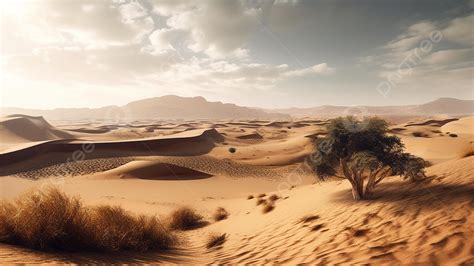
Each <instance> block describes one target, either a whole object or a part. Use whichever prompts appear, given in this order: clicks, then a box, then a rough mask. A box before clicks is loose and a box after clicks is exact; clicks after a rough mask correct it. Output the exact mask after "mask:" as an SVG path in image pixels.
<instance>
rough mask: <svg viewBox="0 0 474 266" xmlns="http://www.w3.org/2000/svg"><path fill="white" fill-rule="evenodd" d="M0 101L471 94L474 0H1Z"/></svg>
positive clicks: (367, 100)
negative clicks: (171, 96)
mask: <svg viewBox="0 0 474 266" xmlns="http://www.w3.org/2000/svg"><path fill="white" fill-rule="evenodd" d="M0 8H1V25H0V27H1V31H0V33H1V35H0V38H1V71H0V77H1V90H0V105H1V106H3V107H23V108H38V109H51V108H59V107H101V106H107V105H124V104H126V103H128V102H130V101H134V100H139V99H143V98H150V97H157V96H163V95H169V94H173V95H179V96H203V97H205V98H206V99H208V100H210V101H222V102H230V103H236V104H239V105H243V106H252V107H264V108H287V107H312V106H319V105H350V106H354V105H400V104H417V103H425V102H428V101H432V100H434V99H437V98H440V97H453V98H460V99H473V98H474V83H473V78H474V72H473V70H474V68H473V38H474V27H473V25H474V24H473V23H474V20H473V19H474V12H473V10H474V1H468V0H450V1H446V0H442V1H438V0H410V1H408V0H399V1H390V0H385V1H384V0H371V1H368V0H359V1H355V0H354V1H345V0H306V1H305V0H299V1H298V0H199V1H197V0H196V1H191V0H136V1H128V0H110V1H107V0H41V1H33V0H30V1H23V0H2V1H1V2H0Z"/></svg>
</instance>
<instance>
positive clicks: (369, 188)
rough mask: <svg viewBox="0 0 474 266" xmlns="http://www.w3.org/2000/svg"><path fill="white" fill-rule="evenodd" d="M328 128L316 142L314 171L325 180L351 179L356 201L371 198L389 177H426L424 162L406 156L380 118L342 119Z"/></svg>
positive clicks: (401, 146)
mask: <svg viewBox="0 0 474 266" xmlns="http://www.w3.org/2000/svg"><path fill="white" fill-rule="evenodd" d="M326 129H327V135H326V136H325V137H319V138H317V139H316V140H315V145H316V152H315V153H314V154H313V156H312V162H313V167H314V170H315V172H316V174H317V176H318V177H319V178H320V179H321V180H325V179H327V178H330V177H336V178H341V179H347V180H348V181H349V182H350V183H351V186H352V195H353V197H354V199H356V200H358V199H364V198H368V197H370V195H371V194H372V192H373V189H374V187H375V186H376V185H377V184H379V183H380V181H382V180H383V179H384V178H385V177H387V176H388V175H394V174H398V175H401V176H403V177H405V178H408V179H410V180H414V179H418V178H421V177H424V172H423V168H424V160H423V159H421V158H419V157H416V156H413V155H411V154H409V153H405V152H404V149H405V147H404V145H403V143H402V142H401V140H400V138H398V137H397V136H393V135H388V134H387V133H388V124H387V122H385V121H384V120H382V119H380V118H377V117H373V118H366V119H363V120H358V119H356V118H354V117H350V116H349V117H344V118H342V117H340V118H336V119H333V120H332V121H331V122H330V123H329V124H328V125H327V126H326Z"/></svg>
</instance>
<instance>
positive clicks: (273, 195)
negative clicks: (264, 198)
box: [268, 194, 280, 202]
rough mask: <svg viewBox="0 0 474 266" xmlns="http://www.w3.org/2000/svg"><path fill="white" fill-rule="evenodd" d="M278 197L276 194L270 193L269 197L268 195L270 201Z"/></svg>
mask: <svg viewBox="0 0 474 266" xmlns="http://www.w3.org/2000/svg"><path fill="white" fill-rule="evenodd" d="M279 198H280V197H278V195H276V194H272V195H271V196H270V197H268V200H270V201H271V202H274V201H277V200H278V199H279Z"/></svg>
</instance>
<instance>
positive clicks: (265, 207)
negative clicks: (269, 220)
mask: <svg viewBox="0 0 474 266" xmlns="http://www.w3.org/2000/svg"><path fill="white" fill-rule="evenodd" d="M273 209H275V205H273V203H272V202H266V203H265V204H263V209H262V212H263V213H267V212H271V211H273Z"/></svg>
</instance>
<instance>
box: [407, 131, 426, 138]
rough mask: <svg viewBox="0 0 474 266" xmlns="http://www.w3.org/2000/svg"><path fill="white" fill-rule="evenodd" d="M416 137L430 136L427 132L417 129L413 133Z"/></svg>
mask: <svg viewBox="0 0 474 266" xmlns="http://www.w3.org/2000/svg"><path fill="white" fill-rule="evenodd" d="M411 134H412V135H413V136H414V137H417V138H427V137H429V136H428V135H427V134H425V133H423V132H420V131H415V132H413V133H411Z"/></svg>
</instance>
